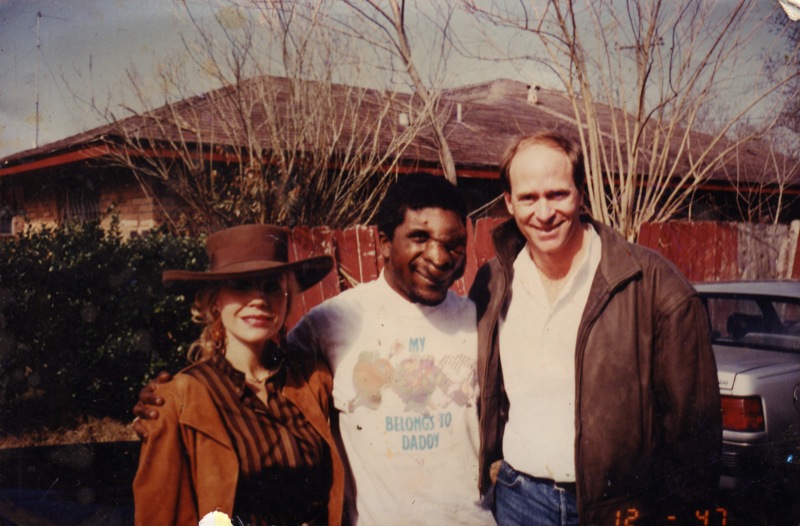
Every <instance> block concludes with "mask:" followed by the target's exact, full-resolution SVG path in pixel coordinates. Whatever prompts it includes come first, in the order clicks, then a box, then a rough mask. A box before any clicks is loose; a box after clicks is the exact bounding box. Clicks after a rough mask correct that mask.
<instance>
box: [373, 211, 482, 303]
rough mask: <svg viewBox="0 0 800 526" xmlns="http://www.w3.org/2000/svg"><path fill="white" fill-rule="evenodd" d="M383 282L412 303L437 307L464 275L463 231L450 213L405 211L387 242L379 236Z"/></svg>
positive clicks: (384, 235) (459, 223)
mask: <svg viewBox="0 0 800 526" xmlns="http://www.w3.org/2000/svg"><path fill="white" fill-rule="evenodd" d="M380 245H381V254H382V255H383V258H384V263H385V267H384V268H385V270H384V272H385V275H386V280H387V281H388V282H389V286H391V287H392V288H393V289H394V290H395V291H397V293H399V294H400V295H401V296H403V297H404V298H405V299H407V300H408V301H410V302H412V303H421V304H423V305H438V304H439V303H441V302H442V301H444V299H445V297H446V296H447V291H448V289H449V288H450V287H451V286H452V285H453V283H454V282H455V280H457V279H458V278H460V277H461V275H462V274H463V273H464V264H465V262H466V257H465V251H466V245H467V231H466V228H465V226H464V223H463V222H462V221H461V217H460V216H459V215H458V214H457V213H456V212H453V211H451V210H444V209H442V208H422V209H420V210H411V209H409V210H407V211H406V215H405V220H404V221H403V222H402V223H401V224H400V225H399V226H398V227H397V228H396V229H395V231H394V236H393V237H392V238H391V239H390V238H389V237H388V236H387V235H386V234H385V233H384V232H381V233H380Z"/></svg>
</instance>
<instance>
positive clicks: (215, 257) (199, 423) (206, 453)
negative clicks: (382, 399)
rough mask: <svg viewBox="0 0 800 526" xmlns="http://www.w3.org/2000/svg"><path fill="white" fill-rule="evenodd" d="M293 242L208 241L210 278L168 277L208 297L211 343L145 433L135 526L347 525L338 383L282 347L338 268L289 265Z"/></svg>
mask: <svg viewBox="0 0 800 526" xmlns="http://www.w3.org/2000/svg"><path fill="white" fill-rule="evenodd" d="M287 238H288V235H287V232H286V231H285V230H284V229H281V228H278V227H274V226H268V225H243V226H238V227H233V228H229V229H226V230H222V231H220V232H217V233H215V234H212V235H211V236H209V237H208V240H207V242H206V250H207V252H208V256H209V262H210V269H209V271H208V272H192V271H182V270H168V271H166V272H164V275H163V280H164V282H165V283H169V282H176V281H180V282H184V283H189V284H193V285H195V286H199V288H197V292H196V296H195V302H194V305H193V306H192V318H193V320H194V321H195V322H198V323H200V324H202V325H203V331H202V334H201V336H200V338H199V339H198V340H197V341H196V342H195V343H194V344H193V345H192V346H191V348H190V349H189V359H190V360H191V361H192V362H194V364H193V365H191V366H190V367H188V368H186V369H184V370H183V371H181V373H179V374H178V375H176V376H175V379H174V380H173V381H172V382H169V383H167V384H163V385H160V386H159V387H158V391H159V392H158V394H159V396H162V397H163V398H164V399H165V404H164V409H163V410H162V417H161V418H159V419H158V420H151V421H146V422H145V423H144V425H145V426H146V427H147V431H148V439H147V441H146V442H144V443H143V445H142V450H141V456H140V459H139V469H138V472H137V474H136V478H135V480H134V483H133V490H134V500H135V522H136V524H148V525H152V524H159V525H160V524H180V525H184V524H197V523H198V521H199V520H200V519H201V518H202V517H203V516H205V515H206V514H207V513H210V512H212V511H215V510H218V511H222V512H224V513H226V514H227V515H228V516H230V517H235V518H236V519H238V520H239V521H241V523H242V524H259V525H260V524H303V523H306V524H340V523H341V521H342V505H343V498H344V468H343V466H342V462H341V459H340V458H339V456H338V454H337V450H336V446H335V443H334V441H333V437H332V435H331V431H330V427H329V423H328V407H329V402H330V394H331V387H332V381H331V375H330V371H329V370H328V369H327V367H326V366H325V365H323V364H322V363H314V362H310V361H308V360H307V359H306V360H304V359H303V358H302V357H300V356H297V353H292V352H291V351H290V350H288V349H286V346H285V341H284V339H283V336H284V333H285V325H284V324H285V320H286V314H287V312H288V310H289V308H290V306H291V302H292V298H293V297H294V295H295V294H296V293H297V292H300V291H303V290H305V289H306V288H308V287H310V286H312V285H313V284H315V283H317V282H318V281H320V280H321V279H322V278H323V277H325V275H326V274H327V273H328V272H329V271H330V269H331V268H332V266H333V260H332V259H331V258H330V257H328V256H321V257H315V258H310V259H305V260H301V261H294V262H291V263H290V262H289V261H288V257H287V254H288V246H287V245H288V239H287ZM234 523H235V524H239V522H236V521H234Z"/></svg>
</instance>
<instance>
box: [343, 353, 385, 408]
mask: <svg viewBox="0 0 800 526" xmlns="http://www.w3.org/2000/svg"><path fill="white" fill-rule="evenodd" d="M393 378H394V367H392V364H391V363H389V360H387V359H385V358H381V357H380V353H378V352H377V351H364V352H362V353H361V354H359V355H358V362H356V365H355V367H353V387H354V388H355V391H356V397H355V399H354V400H351V401H350V402H349V404H348V405H349V407H350V411H353V410H354V409H355V408H356V407H358V406H359V405H364V406H366V407H368V408H370V409H377V408H378V407H380V405H381V400H382V395H381V391H383V388H384V387H386V386H387V385H389V384H391V382H392V379H393Z"/></svg>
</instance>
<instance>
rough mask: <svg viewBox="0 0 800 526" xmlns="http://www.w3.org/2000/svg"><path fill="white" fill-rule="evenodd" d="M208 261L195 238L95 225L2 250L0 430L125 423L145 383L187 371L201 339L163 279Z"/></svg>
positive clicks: (9, 243) (28, 238)
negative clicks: (128, 234) (127, 233)
mask: <svg viewBox="0 0 800 526" xmlns="http://www.w3.org/2000/svg"><path fill="white" fill-rule="evenodd" d="M205 261H206V256H205V253H204V251H203V248H202V244H201V243H200V242H199V241H198V240H195V239H189V238H178V237H175V236H172V235H169V234H167V233H166V232H164V231H154V232H151V233H149V234H146V235H144V236H140V237H135V238H132V239H130V240H124V239H122V236H121V235H120V233H119V230H118V228H116V226H113V227H112V228H111V229H110V230H109V231H104V230H103V229H102V228H101V227H100V225H99V224H98V223H96V222H95V223H90V224H86V225H81V226H77V225H67V226H62V227H56V228H44V229H32V228H28V229H27V230H26V231H25V232H24V233H23V234H21V235H19V236H17V237H14V238H11V239H7V240H4V241H3V242H0V432H2V433H13V432H20V431H31V430H38V429H41V428H49V429H55V428H57V427H59V426H62V425H70V424H74V423H76V422H78V421H80V420H81V419H83V418H84V417H87V416H94V417H98V418H102V417H112V418H116V419H129V418H131V413H130V410H131V407H132V406H133V404H134V403H135V400H136V398H137V394H138V391H139V389H140V388H141V386H142V385H143V384H144V383H145V381H146V379H147V378H148V377H149V376H151V375H152V374H153V373H154V372H158V371H159V370H161V369H164V368H166V369H169V370H172V371H175V370H177V369H179V368H180V367H181V366H182V365H184V364H185V355H186V349H187V348H188V345H189V344H190V343H191V342H192V341H193V340H194V339H195V338H196V337H197V334H198V332H199V331H198V328H197V327H196V326H195V325H194V324H192V323H191V321H190V314H189V308H190V305H191V300H192V298H191V297H189V296H188V295H181V294H178V293H177V291H164V289H163V287H162V284H161V272H162V271H163V270H164V269H167V268H187V269H201V268H205Z"/></svg>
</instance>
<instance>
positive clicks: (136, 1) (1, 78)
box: [0, 0, 776, 157]
mask: <svg viewBox="0 0 800 526" xmlns="http://www.w3.org/2000/svg"><path fill="white" fill-rule="evenodd" d="M189 1H190V4H194V7H193V8H194V9H200V7H199V6H201V5H202V2H201V1H200V0H189ZM758 1H759V2H760V3H761V4H763V5H764V6H766V7H769V6H770V5H774V3H775V1H776V0H758ZM39 13H40V14H41V16H38V14H39ZM187 30H188V23H187V21H186V19H185V12H184V11H183V8H182V7H181V6H180V3H176V2H174V1H171V0H0V157H4V156H6V155H10V154H13V153H16V152H19V151H22V150H26V149H29V148H33V147H36V146H37V145H39V146H41V145H45V144H48V143H50V142H53V141H56V140H59V139H63V138H65V137H68V136H70V135H73V134H76V133H79V132H81V131H85V130H87V129H91V128H93V127H95V126H99V125H101V124H104V123H105V121H104V120H103V118H102V117H101V116H100V115H99V114H97V113H96V112H93V111H91V109H90V107H89V104H88V102H89V101H92V100H94V101H95V102H96V104H97V105H98V106H99V107H105V106H106V105H110V107H111V108H112V109H119V111H120V112H121V111H122V110H121V108H123V107H124V106H133V107H135V103H134V100H135V97H133V96H132V94H131V93H130V91H129V88H128V83H127V82H126V69H129V68H131V67H132V66H134V65H135V67H136V68H137V69H138V70H139V71H142V72H148V71H155V69H156V68H157V67H158V65H159V64H160V63H163V62H164V61H165V60H166V59H167V57H168V56H170V55H171V54H173V53H175V52H176V51H177V50H181V49H183V44H182V42H181V33H182V32H184V33H185V32H186V31H187ZM37 34H38V39H37ZM452 70H453V72H454V74H452V75H451V76H450V81H451V82H452V83H455V85H459V84H468V83H470V82H480V81H484V80H490V79H492V78H512V79H514V80H520V81H523V82H534V73H532V72H530V71H525V70H524V69H522V68H519V66H518V65H514V64H501V65H495V66H494V67H492V68H487V67H475V66H474V65H471V64H469V63H468V62H466V61H464V60H462V59H459V58H456V59H455V60H454V61H453V67H452ZM535 82H536V83H538V84H541V85H543V86H544V87H555V81H553V80H549V81H548V79H547V78H541V77H539V78H536V79H535ZM37 108H38V115H39V119H38V122H39V126H36V121H37V119H36V115H37Z"/></svg>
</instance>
